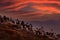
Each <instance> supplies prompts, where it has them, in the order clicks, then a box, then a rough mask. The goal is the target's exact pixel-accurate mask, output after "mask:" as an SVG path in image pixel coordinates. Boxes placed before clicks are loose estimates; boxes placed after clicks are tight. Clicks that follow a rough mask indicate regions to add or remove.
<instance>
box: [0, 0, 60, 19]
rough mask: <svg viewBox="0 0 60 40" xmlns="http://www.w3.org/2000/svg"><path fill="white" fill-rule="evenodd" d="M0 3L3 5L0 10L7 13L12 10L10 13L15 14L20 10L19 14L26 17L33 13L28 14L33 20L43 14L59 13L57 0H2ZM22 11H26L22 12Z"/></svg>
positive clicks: (59, 2)
mask: <svg viewBox="0 0 60 40" xmlns="http://www.w3.org/2000/svg"><path fill="white" fill-rule="evenodd" d="M6 2H10V3H12V4H10V3H9V4H10V5H7V4H8V3H6ZM0 3H2V5H3V6H2V7H0V10H3V12H5V11H6V12H8V13H9V12H11V11H12V13H16V14H17V13H20V12H21V10H22V12H21V13H22V14H20V16H22V17H25V18H28V16H29V15H34V16H33V17H31V16H29V18H32V19H33V18H34V20H35V19H36V18H38V17H40V16H42V15H45V14H54V13H55V14H60V1H59V0H2V1H1V2H0ZM5 3H6V4H5ZM5 5H7V6H5ZM26 7H27V8H26ZM29 8H31V9H29ZM28 10H29V11H28ZM31 10H32V12H30V11H31ZM35 10H37V11H35ZM19 11H20V12H19ZM24 11H26V12H25V13H23V12H24ZM27 12H30V13H27ZM17 15H18V14H17ZM29 20H30V19H29Z"/></svg>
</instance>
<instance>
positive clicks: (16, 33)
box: [0, 24, 57, 40]
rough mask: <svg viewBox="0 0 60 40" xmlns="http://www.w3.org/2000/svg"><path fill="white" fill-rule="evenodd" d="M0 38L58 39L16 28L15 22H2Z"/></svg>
mask: <svg viewBox="0 0 60 40" xmlns="http://www.w3.org/2000/svg"><path fill="white" fill-rule="evenodd" d="M0 40H57V39H55V38H52V39H51V38H49V37H48V36H46V35H44V36H41V35H40V36H39V35H35V34H33V33H32V32H27V31H26V30H21V29H17V28H14V25H13V24H0Z"/></svg>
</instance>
